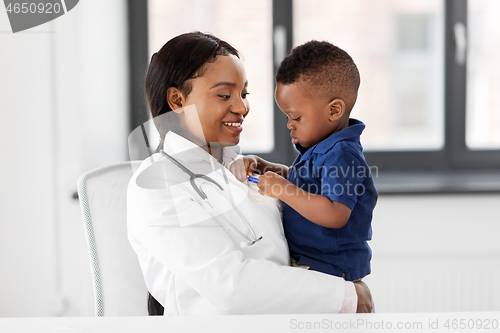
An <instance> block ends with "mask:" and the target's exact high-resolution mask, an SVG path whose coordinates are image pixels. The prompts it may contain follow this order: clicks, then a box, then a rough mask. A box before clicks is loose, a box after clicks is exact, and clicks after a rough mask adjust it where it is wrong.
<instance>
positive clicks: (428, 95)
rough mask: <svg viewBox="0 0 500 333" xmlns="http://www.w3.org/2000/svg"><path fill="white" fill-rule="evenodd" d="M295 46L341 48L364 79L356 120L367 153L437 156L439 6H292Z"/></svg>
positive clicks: (303, 1) (306, 1)
mask: <svg viewBox="0 0 500 333" xmlns="http://www.w3.org/2000/svg"><path fill="white" fill-rule="evenodd" d="M293 6H294V7H293V9H294V17H293V22H294V24H293V29H294V43H293V44H294V46H296V45H300V44H303V43H305V42H307V41H309V40H311V39H316V40H326V41H329V42H331V43H332V44H334V45H337V46H339V47H340V48H342V49H344V50H345V51H346V52H347V53H349V54H350V55H351V57H352V58H353V59H354V62H355V63H356V64H357V66H358V68H359V71H360V75H361V86H360V91H359V97H358V100H357V102H356V105H355V106H354V109H353V112H352V114H351V116H352V117H353V118H358V119H360V120H362V121H363V122H364V123H365V124H366V129H365V131H364V132H363V135H362V140H363V146H364V148H365V149H368V150H375V151H376V150H416V149H425V150H437V149H441V148H442V147H443V144H444V125H443V120H444V99H443V88H444V84H443V79H444V64H443V56H444V44H443V35H444V29H443V28H444V23H443V22H444V12H443V1H439V0H425V1H424V0H422V1H408V0H382V1H371V0H361V1H357V2H356V3H349V4H348V3H347V2H346V1H342V0H334V1H331V0H314V1H310V0H295V1H294V2H293Z"/></svg>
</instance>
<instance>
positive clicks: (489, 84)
mask: <svg viewBox="0 0 500 333" xmlns="http://www.w3.org/2000/svg"><path fill="white" fill-rule="evenodd" d="M468 5H469V8H468V18H467V21H468V24H467V27H468V29H467V30H468V35H469V38H468V39H469V47H468V50H469V52H468V58H467V118H466V121H467V133H466V134H467V137H466V141H467V147H468V148H469V149H473V150H479V149H498V148H500V94H498V91H500V62H499V61H498V60H499V59H500V24H499V23H498V17H497V15H496V14H497V13H500V2H499V1H494V0H469V3H468Z"/></svg>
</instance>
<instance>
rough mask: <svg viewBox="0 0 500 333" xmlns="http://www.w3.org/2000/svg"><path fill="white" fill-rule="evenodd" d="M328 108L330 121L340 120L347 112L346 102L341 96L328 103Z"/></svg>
mask: <svg viewBox="0 0 500 333" xmlns="http://www.w3.org/2000/svg"><path fill="white" fill-rule="evenodd" d="M328 108H329V110H330V117H329V119H330V121H336V120H339V119H340V118H342V117H343V116H344V113H345V103H344V101H343V100H341V99H340V98H336V99H334V100H333V101H331V102H330V103H328Z"/></svg>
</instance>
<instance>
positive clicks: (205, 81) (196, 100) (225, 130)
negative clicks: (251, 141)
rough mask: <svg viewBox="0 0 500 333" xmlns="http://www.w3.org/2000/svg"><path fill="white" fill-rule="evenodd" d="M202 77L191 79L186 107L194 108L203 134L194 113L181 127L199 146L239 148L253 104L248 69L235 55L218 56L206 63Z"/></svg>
mask: <svg viewBox="0 0 500 333" xmlns="http://www.w3.org/2000/svg"><path fill="white" fill-rule="evenodd" d="M204 66H205V71H204V73H203V76H201V77H198V78H195V79H192V80H191V84H192V90H191V92H190V93H189V95H188V96H187V98H186V105H187V106H189V105H193V104H194V105H195V106H196V110H197V116H198V117H199V123H201V128H202V129H203V133H200V131H199V123H198V120H197V119H194V118H196V117H193V114H185V116H184V117H182V120H181V125H182V127H183V128H184V129H185V130H186V131H187V132H188V133H189V135H190V139H191V140H192V141H194V142H195V143H197V144H200V145H205V144H206V143H208V144H209V145H210V146H214V147H215V146H227V145H236V144H237V143H238V142H239V141H240V133H241V131H242V130H243V127H242V123H243V120H244V119H245V116H246V115H247V114H248V111H249V108H250V105H249V103H248V100H247V95H248V91H247V85H248V81H247V78H246V74H245V68H244V67H243V64H242V63H241V61H240V59H239V58H238V57H236V56H234V55H228V56H218V57H217V59H216V60H215V62H212V63H210V62H209V63H206V64H205V65H204Z"/></svg>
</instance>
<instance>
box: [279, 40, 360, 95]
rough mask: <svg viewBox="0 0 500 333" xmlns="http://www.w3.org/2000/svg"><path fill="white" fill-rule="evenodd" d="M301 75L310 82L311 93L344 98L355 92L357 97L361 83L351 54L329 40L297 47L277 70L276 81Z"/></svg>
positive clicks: (283, 82)
mask: <svg viewBox="0 0 500 333" xmlns="http://www.w3.org/2000/svg"><path fill="white" fill-rule="evenodd" d="M299 79H303V80H304V81H305V82H306V83H309V84H311V88H313V89H314V91H311V93H314V94H316V95H318V96H323V95H324V96H325V97H326V96H328V97H329V98H341V96H342V95H347V96H350V95H351V94H353V95H354V101H355V100H356V96H357V92H358V88H359V84H360V78H359V71H358V67H357V66H356V64H355V63H354V61H353V60H352V58H351V56H350V55H349V54H348V53H347V52H345V51H344V50H342V49H341V48H339V47H337V46H335V45H332V44H331V43H329V42H320V41H317V40H312V41H309V42H307V43H305V44H302V45H300V46H297V47H295V48H294V49H293V50H292V52H290V54H289V55H288V56H286V57H285V59H283V61H282V62H281V64H280V66H279V68H278V71H277V72H276V83H281V84H291V83H294V82H296V81H298V80H299ZM339 95H340V96H339ZM353 104H354V103H353Z"/></svg>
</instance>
